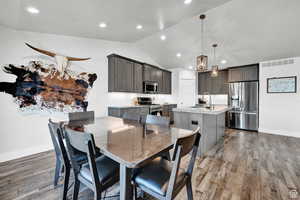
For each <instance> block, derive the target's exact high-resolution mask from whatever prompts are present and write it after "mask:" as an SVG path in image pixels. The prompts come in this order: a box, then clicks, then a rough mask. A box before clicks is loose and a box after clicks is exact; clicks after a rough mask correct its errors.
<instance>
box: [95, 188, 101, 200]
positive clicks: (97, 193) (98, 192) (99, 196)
mask: <svg viewBox="0 0 300 200" xmlns="http://www.w3.org/2000/svg"><path fill="white" fill-rule="evenodd" d="M101 193H102V192H101V191H99V190H97V189H96V191H95V195H94V199H95V200H101Z"/></svg>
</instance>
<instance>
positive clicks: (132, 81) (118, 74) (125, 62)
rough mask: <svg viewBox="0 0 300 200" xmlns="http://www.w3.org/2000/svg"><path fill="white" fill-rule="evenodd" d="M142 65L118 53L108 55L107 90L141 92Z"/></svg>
mask: <svg viewBox="0 0 300 200" xmlns="http://www.w3.org/2000/svg"><path fill="white" fill-rule="evenodd" d="M142 77H143V65H142V64H141V63H138V62H134V61H132V60H129V59H126V58H123V57H121V56H118V55H114V54H112V55H109V56H108V91H109V92H137V93H138V92H143V79H142Z"/></svg>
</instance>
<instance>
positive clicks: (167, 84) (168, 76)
mask: <svg viewBox="0 0 300 200" xmlns="http://www.w3.org/2000/svg"><path fill="white" fill-rule="evenodd" d="M162 83H163V87H162V88H163V89H162V92H161V93H162V94H171V93H172V73H171V72H168V71H163V78H162Z"/></svg>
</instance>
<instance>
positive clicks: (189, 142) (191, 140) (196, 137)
mask: <svg viewBox="0 0 300 200" xmlns="http://www.w3.org/2000/svg"><path fill="white" fill-rule="evenodd" d="M199 131H200V127H198V128H197V129H196V130H195V131H194V132H193V134H191V135H189V136H186V137H182V138H178V139H177V140H176V142H175V145H174V153H173V157H172V160H175V157H176V154H177V153H178V147H179V146H181V152H180V157H183V156H185V155H187V154H188V153H190V152H191V151H192V149H193V147H197V148H198V147H199V143H200V137H201V134H200V132H199Z"/></svg>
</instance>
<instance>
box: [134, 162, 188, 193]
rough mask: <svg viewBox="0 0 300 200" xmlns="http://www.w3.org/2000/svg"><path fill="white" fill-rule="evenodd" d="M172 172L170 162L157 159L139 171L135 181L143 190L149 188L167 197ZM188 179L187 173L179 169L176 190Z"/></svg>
mask: <svg viewBox="0 0 300 200" xmlns="http://www.w3.org/2000/svg"><path fill="white" fill-rule="evenodd" d="M171 171H172V164H171V163H170V162H169V161H167V160H165V159H163V158H156V159H154V160H153V161H151V162H150V163H148V164H147V165H146V166H145V167H143V168H141V169H139V170H138V172H137V173H136V174H135V175H134V179H133V180H134V182H135V183H136V184H137V186H138V187H140V188H141V189H143V188H147V189H149V190H151V191H153V192H155V193H157V194H159V195H162V196H165V195H166V192H167V189H168V185H169V180H170V177H171ZM186 178H187V176H186V174H185V171H184V170H182V169H179V170H178V175H177V179H176V184H175V188H174V189H176V187H177V186H178V185H179V183H183V182H184V181H185V179H186ZM180 185H181V184H180Z"/></svg>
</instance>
